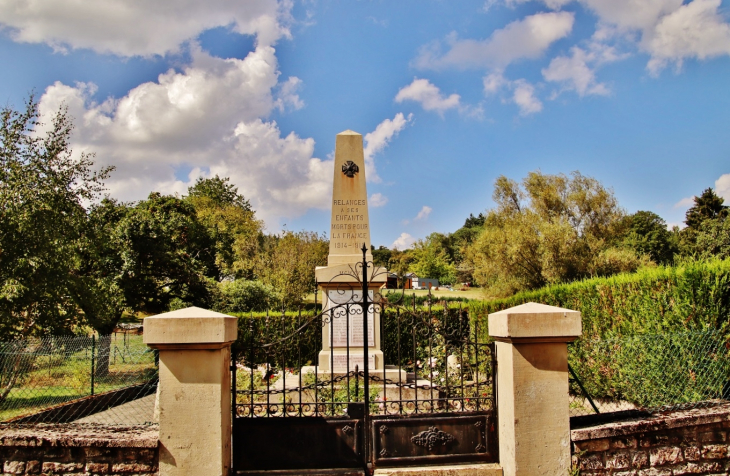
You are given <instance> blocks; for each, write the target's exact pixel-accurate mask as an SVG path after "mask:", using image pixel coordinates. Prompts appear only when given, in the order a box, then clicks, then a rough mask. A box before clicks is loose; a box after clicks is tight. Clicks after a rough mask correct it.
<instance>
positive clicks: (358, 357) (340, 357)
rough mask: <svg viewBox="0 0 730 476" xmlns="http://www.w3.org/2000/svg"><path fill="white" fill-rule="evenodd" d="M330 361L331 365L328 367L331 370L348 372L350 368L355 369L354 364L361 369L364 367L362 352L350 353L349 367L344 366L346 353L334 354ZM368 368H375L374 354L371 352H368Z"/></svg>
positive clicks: (345, 364)
mask: <svg viewBox="0 0 730 476" xmlns="http://www.w3.org/2000/svg"><path fill="white" fill-rule="evenodd" d="M330 361H331V362H332V366H331V367H330V368H331V369H332V371H333V372H349V371H350V370H355V366H357V367H358V370H363V369H364V368H365V365H364V362H365V359H363V356H362V352H359V353H350V365H349V368H346V367H347V354H334V355H333V356H332V357H331V359H330ZM368 368H369V369H375V355H373V354H368Z"/></svg>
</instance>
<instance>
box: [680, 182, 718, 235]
mask: <svg viewBox="0 0 730 476" xmlns="http://www.w3.org/2000/svg"><path fill="white" fill-rule="evenodd" d="M694 202H695V204H694V205H693V206H692V207H690V209H689V210H687V213H686V214H685V220H684V222H685V223H686V224H687V228H690V229H692V230H699V228H700V225H701V224H702V223H703V222H704V221H706V220H715V219H718V218H719V219H723V218H725V217H727V215H728V207H727V206H725V205H723V202H724V200H723V198H722V197H719V196H717V194H716V193H715V191H714V190H712V189H711V188H709V187H708V188H706V189H705V190H704V191H703V192H702V195H700V196H699V197H694Z"/></svg>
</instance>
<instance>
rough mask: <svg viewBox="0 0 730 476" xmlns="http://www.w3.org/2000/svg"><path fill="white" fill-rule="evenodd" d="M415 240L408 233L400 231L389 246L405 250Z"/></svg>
mask: <svg viewBox="0 0 730 476" xmlns="http://www.w3.org/2000/svg"><path fill="white" fill-rule="evenodd" d="M415 242H416V239H415V238H413V237H412V236H411V235H409V234H408V233H405V232H404V233H401V234H400V236H399V237H398V238H396V240H395V241H394V242H393V244H392V245H390V247H391V248H395V249H397V250H401V251H402V250H405V249H408V248H410V247H411V246H413V243H415Z"/></svg>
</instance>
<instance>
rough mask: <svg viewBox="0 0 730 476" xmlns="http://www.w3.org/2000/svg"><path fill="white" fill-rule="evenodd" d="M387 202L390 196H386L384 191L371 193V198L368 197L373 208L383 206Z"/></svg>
mask: <svg viewBox="0 0 730 476" xmlns="http://www.w3.org/2000/svg"><path fill="white" fill-rule="evenodd" d="M387 203H388V197H386V196H385V195H383V194H382V193H374V194H372V195H370V198H369V199H368V205H370V206H371V207H373V208H378V207H383V206H385V204H387Z"/></svg>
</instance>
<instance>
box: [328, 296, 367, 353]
mask: <svg viewBox="0 0 730 476" xmlns="http://www.w3.org/2000/svg"><path fill="white" fill-rule="evenodd" d="M327 297H328V298H329V300H330V302H332V303H333V304H335V305H337V304H344V303H348V302H349V303H353V304H350V305H349V306H341V307H339V308H337V309H334V310H333V311H332V314H333V319H332V345H333V346H334V347H345V346H347V344H348V339H347V331H348V329H349V330H350V339H349V344H350V346H351V347H352V346H360V347H362V345H363V341H362V334H363V332H362V307H361V306H360V304H354V303H359V302H360V301H361V300H362V291H350V290H337V289H331V290H329V292H328V293H327ZM373 297H374V294H373V292H372V291H369V292H368V299H370V301H371V302H372V299H373ZM346 314H348V315H347V318H346V317H345V315H346ZM348 320H349V325H348ZM374 326H375V321H374V319H373V313H372V307H371V308H370V312H368V347H373V346H374V345H375V335H374V332H373V328H374Z"/></svg>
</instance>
